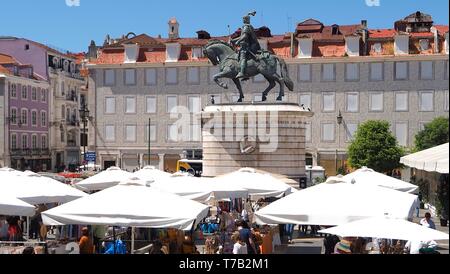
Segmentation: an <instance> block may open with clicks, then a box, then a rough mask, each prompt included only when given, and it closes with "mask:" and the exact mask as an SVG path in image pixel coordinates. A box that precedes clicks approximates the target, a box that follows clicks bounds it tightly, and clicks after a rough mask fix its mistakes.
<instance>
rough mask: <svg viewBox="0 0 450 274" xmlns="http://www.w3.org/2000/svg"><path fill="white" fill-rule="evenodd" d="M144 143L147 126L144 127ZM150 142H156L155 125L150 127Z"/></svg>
mask: <svg viewBox="0 0 450 274" xmlns="http://www.w3.org/2000/svg"><path fill="white" fill-rule="evenodd" d="M144 135H145V141H146V142H148V125H146V126H145V133H144ZM150 141H151V142H156V125H150Z"/></svg>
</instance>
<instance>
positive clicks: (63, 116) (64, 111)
mask: <svg viewBox="0 0 450 274" xmlns="http://www.w3.org/2000/svg"><path fill="white" fill-rule="evenodd" d="M65 117H66V106H64V105H62V107H61V119H64V118H65Z"/></svg>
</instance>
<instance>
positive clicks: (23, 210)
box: [0, 190, 35, 216]
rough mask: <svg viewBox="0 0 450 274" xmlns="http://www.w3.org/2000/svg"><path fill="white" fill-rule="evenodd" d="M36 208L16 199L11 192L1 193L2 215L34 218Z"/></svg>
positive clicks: (0, 210)
mask: <svg viewBox="0 0 450 274" xmlns="http://www.w3.org/2000/svg"><path fill="white" fill-rule="evenodd" d="M34 209H35V208H34V206H32V205H30V204H27V203H25V202H24V201H21V200H19V199H17V198H15V197H14V194H11V193H9V191H4V190H2V191H0V215H5V216H33V215H34V213H35V210H34Z"/></svg>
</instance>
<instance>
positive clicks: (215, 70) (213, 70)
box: [208, 66, 220, 84]
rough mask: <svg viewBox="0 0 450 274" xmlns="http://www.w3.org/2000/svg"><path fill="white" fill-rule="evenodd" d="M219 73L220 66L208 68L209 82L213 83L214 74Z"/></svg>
mask: <svg viewBox="0 0 450 274" xmlns="http://www.w3.org/2000/svg"><path fill="white" fill-rule="evenodd" d="M219 73H220V68H219V67H218V66H214V67H209V68H208V79H209V83H210V84H212V83H214V75H216V74H219Z"/></svg>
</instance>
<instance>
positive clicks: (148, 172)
mask: <svg viewBox="0 0 450 274" xmlns="http://www.w3.org/2000/svg"><path fill="white" fill-rule="evenodd" d="M171 175H172V174H170V173H168V172H164V171H161V170H159V169H157V168H156V167H154V166H146V167H144V168H142V169H140V170H138V171H136V172H134V173H133V176H134V177H136V178H139V179H141V180H150V181H151V180H158V179H162V178H168V177H170V176H171Z"/></svg>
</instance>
